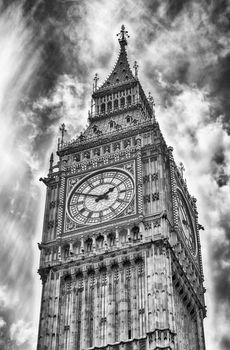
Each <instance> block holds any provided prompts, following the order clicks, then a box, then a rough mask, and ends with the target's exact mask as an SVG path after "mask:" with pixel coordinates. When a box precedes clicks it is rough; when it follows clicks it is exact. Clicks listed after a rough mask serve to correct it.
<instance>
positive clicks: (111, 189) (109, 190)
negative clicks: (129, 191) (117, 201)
mask: <svg viewBox="0 0 230 350" xmlns="http://www.w3.org/2000/svg"><path fill="white" fill-rule="evenodd" d="M114 188H115V186H113V187H110V188H109V189H108V191H106V192H105V193H104V196H106V195H107V194H108V193H110V192H113V190H114Z"/></svg>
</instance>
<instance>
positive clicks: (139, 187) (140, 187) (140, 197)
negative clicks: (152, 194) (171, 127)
mask: <svg viewBox="0 0 230 350" xmlns="http://www.w3.org/2000/svg"><path fill="white" fill-rule="evenodd" d="M136 149H137V165H136V166H137V173H136V174H137V208H138V214H139V215H143V180H142V162H141V137H140V136H139V135H138V137H137V139H136Z"/></svg>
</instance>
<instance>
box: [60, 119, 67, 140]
mask: <svg viewBox="0 0 230 350" xmlns="http://www.w3.org/2000/svg"><path fill="white" fill-rule="evenodd" d="M59 130H60V131H61V145H63V143H64V134H65V132H66V131H67V130H66V128H65V124H64V123H63V124H61V126H60V128H59Z"/></svg>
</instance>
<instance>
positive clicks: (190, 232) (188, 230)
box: [177, 188, 197, 257]
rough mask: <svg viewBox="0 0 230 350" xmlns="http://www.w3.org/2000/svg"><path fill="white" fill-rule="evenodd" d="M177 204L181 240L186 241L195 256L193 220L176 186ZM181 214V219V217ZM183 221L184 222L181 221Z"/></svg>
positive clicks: (195, 240)
mask: <svg viewBox="0 0 230 350" xmlns="http://www.w3.org/2000/svg"><path fill="white" fill-rule="evenodd" d="M177 206H178V220H179V230H180V232H182V236H183V240H184V241H185V243H186V246H187V247H188V249H189V251H190V253H191V254H192V255H193V256H194V257H196V256H197V237H196V231H195V228H194V224H193V220H192V218H191V214H190V211H189V208H188V205H187V202H186V199H185V198H184V195H183V193H182V192H181V190H180V189H179V188H177ZM181 216H183V219H181ZM183 221H184V223H183Z"/></svg>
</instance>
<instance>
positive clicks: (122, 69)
mask: <svg viewBox="0 0 230 350" xmlns="http://www.w3.org/2000/svg"><path fill="white" fill-rule="evenodd" d="M117 36H118V41H119V44H120V53H119V56H118V59H117V62H116V64H115V66H114V68H113V70H112V73H111V74H110V75H109V77H108V78H107V79H106V81H105V82H104V83H103V84H102V86H101V87H98V88H97V90H94V93H95V94H96V93H97V92H100V91H101V90H106V88H107V89H110V88H111V87H112V86H116V85H121V84H123V83H126V82H130V81H136V78H135V77H134V76H133V73H132V71H131V69H130V66H129V62H128V57H127V52H126V48H125V46H126V45H127V38H129V35H128V31H127V30H126V29H125V26H124V25H122V26H121V30H120V33H118V34H117Z"/></svg>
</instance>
